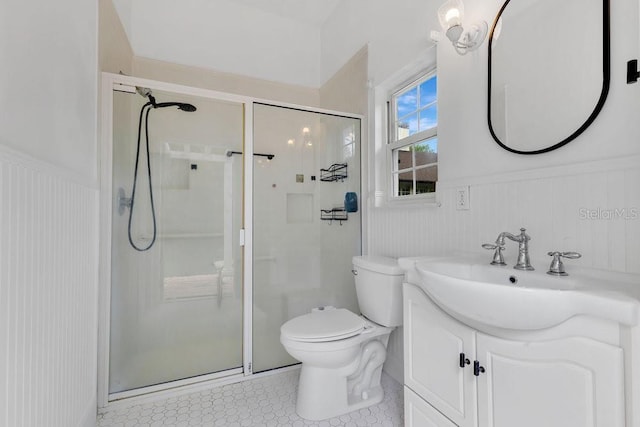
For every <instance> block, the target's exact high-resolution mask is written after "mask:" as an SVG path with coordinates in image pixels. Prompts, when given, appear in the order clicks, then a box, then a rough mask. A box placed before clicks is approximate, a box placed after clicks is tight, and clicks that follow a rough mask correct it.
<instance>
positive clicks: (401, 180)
mask: <svg viewBox="0 0 640 427" xmlns="http://www.w3.org/2000/svg"><path fill="white" fill-rule="evenodd" d="M396 182H397V186H398V187H397V189H396V196H408V195H410V194H414V192H413V171H409V172H403V173H399V174H398V179H397V181H396Z"/></svg>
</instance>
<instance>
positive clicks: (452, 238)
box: [369, 156, 640, 273]
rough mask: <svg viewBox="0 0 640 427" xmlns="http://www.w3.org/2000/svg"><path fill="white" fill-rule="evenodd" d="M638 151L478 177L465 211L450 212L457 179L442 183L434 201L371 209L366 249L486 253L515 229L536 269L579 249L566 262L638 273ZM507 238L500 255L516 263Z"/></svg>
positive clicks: (388, 252)
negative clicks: (523, 233) (522, 231)
mask: <svg viewBox="0 0 640 427" xmlns="http://www.w3.org/2000/svg"><path fill="white" fill-rule="evenodd" d="M638 183H640V156H631V157H626V158H620V159H613V160H607V161H601V162H597V163H595V162H594V163H582V164H577V165H567V166H564V167H554V168H547V169H538V170H535V171H527V172H526V173H518V174H515V173H514V174H505V175H497V176H492V177H483V178H478V179H477V180H476V181H475V182H473V181H472V183H471V185H470V200H471V209H470V210H468V211H464V210H456V206H455V196H456V188H457V185H458V184H459V185H462V182H460V183H456V182H450V183H443V184H441V185H442V187H444V188H442V189H439V190H438V191H439V192H440V202H441V206H440V207H412V208H404V209H399V208H393V207H391V208H377V209H373V210H371V216H370V221H371V229H373V230H376V232H375V233H371V235H370V236H369V239H370V251H371V253H377V254H385V255H390V256H407V255H427V254H428V255H432V254H445V253H447V252H449V251H452V250H456V251H469V252H486V254H487V260H488V261H489V260H490V258H491V253H489V252H487V251H485V250H483V249H482V248H481V247H480V245H481V244H482V243H486V242H493V241H495V239H496V237H497V235H498V233H500V232H501V231H510V232H512V233H515V232H517V231H518V229H519V228H520V227H525V228H527V233H528V234H530V235H531V237H532V240H531V243H530V252H531V257H532V263H533V265H534V267H536V268H537V269H545V268H547V267H548V263H549V257H548V256H547V255H546V253H547V252H548V251H551V250H560V251H578V252H580V253H581V254H582V259H579V260H571V261H567V269H569V270H570V269H571V265H580V266H584V267H590V268H597V269H605V270H614V271H622V272H630V273H640V264H639V263H638V259H640V241H638V238H637V237H638V236H640V187H639V186H638ZM516 255H517V247H516V246H515V244H510V242H507V249H506V251H505V257H506V260H507V262H508V263H511V262H515V258H516Z"/></svg>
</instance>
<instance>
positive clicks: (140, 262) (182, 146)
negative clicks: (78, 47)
mask: <svg viewBox="0 0 640 427" xmlns="http://www.w3.org/2000/svg"><path fill="white" fill-rule="evenodd" d="M102 123H103V135H102V141H103V143H102V154H101V158H102V160H101V165H102V168H101V170H102V176H101V183H102V184H101V194H102V196H101V204H102V209H101V213H102V220H101V223H102V225H101V236H102V239H101V240H102V248H101V249H102V250H101V266H102V269H101V271H102V274H101V292H100V295H101V301H100V307H101V321H100V348H101V351H100V356H101V360H100V361H99V369H100V375H99V380H100V384H99V390H100V394H99V399H100V402H99V404H100V405H101V406H106V405H107V404H108V403H109V402H112V401H115V400H119V399H123V398H128V397H133V396H138V395H142V394H146V393H150V392H155V391H163V390H168V389H174V388H176V387H181V386H184V387H189V386H193V385H200V384H202V383H205V382H208V381H213V382H215V381H228V380H238V379H243V378H246V377H250V376H251V375H254V374H256V373H260V372H265V371H270V370H274V369H280V368H285V367H287V366H290V365H294V364H296V363H297V361H296V360H294V359H292V358H291V357H290V356H289V355H288V354H287V353H286V351H285V350H284V348H283V347H282V345H281V344H280V341H279V329H280V325H282V324H283V323H284V322H285V321H287V320H288V319H290V318H292V317H294V316H298V315H300V314H303V313H305V312H308V311H310V310H311V309H312V308H313V307H318V306H326V305H333V306H340V307H345V308H348V309H350V310H353V311H356V312H357V310H358V307H357V301H356V297H355V288H354V284H353V277H352V274H351V258H352V257H353V256H354V255H357V254H360V253H361V210H360V209H359V207H356V208H355V209H354V207H353V205H352V204H350V205H349V210H350V212H347V210H345V203H344V200H345V194H347V193H349V195H350V197H353V196H352V195H353V194H354V193H355V194H356V195H357V196H359V195H360V186H361V182H360V181H361V180H360V176H361V173H360V166H361V165H360V163H361V162H360V149H361V147H360V132H361V120H360V118H359V117H358V116H354V115H350V114H342V113H337V112H329V111H318V110H314V109H311V108H305V107H298V106H291V105H278V104H277V103H273V102H267V101H264V100H257V99H254V98H250V97H243V96H237V95H231V94H226V93H220V92H213V91H208V90H202V89H195V88H189V87H184V86H178V85H172V84H167V83H161V82H155V81H149V80H143V79H137V78H131V77H127V76H119V75H112V74H104V76H103V119H102Z"/></svg>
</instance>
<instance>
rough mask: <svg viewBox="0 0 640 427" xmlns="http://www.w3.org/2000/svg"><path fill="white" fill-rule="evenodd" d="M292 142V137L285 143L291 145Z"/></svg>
mask: <svg viewBox="0 0 640 427" xmlns="http://www.w3.org/2000/svg"><path fill="white" fill-rule="evenodd" d="M294 143H295V141H294V140H293V139H290V140H288V141H287V144H289V145H293V144H294Z"/></svg>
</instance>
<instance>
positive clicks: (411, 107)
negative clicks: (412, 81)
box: [396, 87, 418, 117]
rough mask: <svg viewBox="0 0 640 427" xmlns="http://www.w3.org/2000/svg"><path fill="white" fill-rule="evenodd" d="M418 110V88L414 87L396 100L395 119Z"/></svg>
mask: <svg viewBox="0 0 640 427" xmlns="http://www.w3.org/2000/svg"><path fill="white" fill-rule="evenodd" d="M417 109H418V88H417V87H414V88H411V89H409V90H408V91H406V92H404V93H402V94H400V95H398V97H397V98H396V117H403V116H406V115H407V114H409V113H412V112H414V111H416V110H417Z"/></svg>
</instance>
